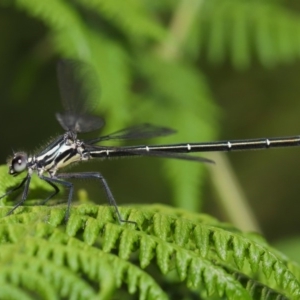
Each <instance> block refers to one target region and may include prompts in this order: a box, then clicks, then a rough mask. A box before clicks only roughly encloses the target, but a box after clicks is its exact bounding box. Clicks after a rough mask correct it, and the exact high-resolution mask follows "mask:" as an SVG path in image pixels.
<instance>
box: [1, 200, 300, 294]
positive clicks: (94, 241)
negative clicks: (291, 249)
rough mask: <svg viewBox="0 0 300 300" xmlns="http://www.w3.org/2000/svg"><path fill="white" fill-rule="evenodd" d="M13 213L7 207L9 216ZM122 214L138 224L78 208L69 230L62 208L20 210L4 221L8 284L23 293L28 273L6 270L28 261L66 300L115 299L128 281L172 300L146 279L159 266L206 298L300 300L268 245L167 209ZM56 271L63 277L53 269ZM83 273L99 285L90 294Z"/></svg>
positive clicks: (297, 287)
mask: <svg viewBox="0 0 300 300" xmlns="http://www.w3.org/2000/svg"><path fill="white" fill-rule="evenodd" d="M7 211H8V208H2V209H0V213H1V215H3V216H4V215H5V213H6V212H7ZM121 213H122V215H123V217H124V218H125V219H128V220H132V221H135V222H136V223H137V225H134V224H123V225H118V224H116V221H115V216H114V214H113V212H112V210H111V209H110V207H102V206H96V205H91V204H85V205H79V206H73V207H72V211H71V217H70V219H69V221H68V223H67V224H66V226H64V209H63V207H54V208H49V207H20V208H18V209H17V211H16V213H15V214H14V215H12V216H9V217H2V218H1V219H0V242H1V244H0V264H4V266H3V268H0V273H1V270H3V272H4V273H3V274H4V275H3V276H4V278H9V280H7V281H6V283H7V284H9V285H11V284H15V286H16V287H19V286H18V285H19V284H21V283H22V272H21V273H18V271H17V272H16V273H15V274H17V275H16V278H17V279H16V280H17V281H16V283H15V281H11V280H10V276H11V275H5V274H7V273H6V272H8V271H9V270H8V269H6V267H5V264H6V263H9V264H12V265H14V262H17V261H18V262H20V261H22V263H21V264H22V266H23V267H22V268H21V269H22V270H24V269H28V272H33V277H32V281H33V282H35V280H37V279H35V278H38V279H40V280H45V283H44V282H42V283H40V286H41V288H42V290H41V291H40V293H41V294H43V293H45V291H46V290H47V289H48V288H49V287H48V284H47V282H49V281H51V282H52V281H54V280H55V282H57V283H58V284H57V285H53V286H52V287H51V288H52V290H51V292H52V293H53V294H55V295H60V296H61V295H65V294H64V293H66V291H68V292H69V291H71V290H72V291H73V292H74V293H75V294H74V295H75V296H74V297H75V298H81V297H83V296H82V294H80V293H83V292H84V293H86V295H87V294H89V293H90V294H89V295H91V297H92V295H94V294H95V295H97V297H98V296H99V295H102V294H101V293H103V295H104V296H103V299H109V298H107V297H109V295H112V294H115V293H116V288H120V287H121V286H122V285H123V284H124V283H125V284H126V285H127V287H128V292H129V293H136V292H138V293H139V295H140V298H141V299H166V298H167V296H166V294H165V293H164V292H163V290H162V288H161V287H160V286H159V284H158V283H157V282H156V280H155V279H154V278H153V277H151V275H150V274H148V273H147V270H148V268H149V267H151V266H153V265H157V267H158V268H159V270H160V272H161V274H162V276H163V275H165V276H166V275H167V274H169V273H170V272H174V271H175V273H176V274H177V280H178V281H180V282H184V283H185V285H186V289H187V290H189V289H192V290H195V289H197V290H199V292H200V289H201V291H205V294H206V295H207V296H211V295H214V296H219V297H224V296H226V298H227V299H251V295H253V294H255V295H257V294H260V295H262V296H261V297H262V299H273V298H272V297H273V296H274V295H276V297H277V296H278V297H285V296H287V297H290V298H291V299H297V298H298V297H299V295H300V283H299V281H298V280H297V278H296V277H295V276H294V274H293V273H292V271H291V270H290V269H289V264H288V260H284V259H283V258H282V257H280V255H277V254H276V251H273V250H272V248H270V247H269V246H267V245H266V243H265V242H263V243H259V242H257V241H254V240H252V239H249V238H248V237H247V236H246V235H243V233H241V232H239V231H238V230H236V229H234V228H231V227H230V226H227V225H224V224H222V223H219V222H218V221H217V220H215V219H213V218H209V217H207V216H205V215H204V216H202V215H192V214H190V213H186V214H185V213H184V211H183V210H174V211H173V209H171V208H165V207H163V206H146V207H132V208H130V207H128V208H121ZM226 228H227V229H226ZM114 253H118V254H114ZM43 262H45V263H44V264H43ZM135 264H139V265H140V267H138V266H137V265H135ZM18 266H20V263H19V264H18ZM55 266H57V268H56V273H58V274H53V272H52V271H51V270H55ZM248 266H249V267H250V268H249V267H248ZM294 267H295V268H297V269H298V270H300V268H299V266H296V265H294ZM142 269H144V270H142ZM10 270H14V268H11V269H10ZM17 270H18V269H17ZM36 272H38V274H39V276H37V274H36ZM68 272H69V273H68ZM78 273H80V274H81V273H82V274H85V275H84V277H87V278H89V281H92V282H94V283H95V284H96V283H97V284H96V285H95V284H93V285H92V289H91V287H90V286H89V285H88V284H87V282H86V280H85V279H82V277H79V278H78V277H77V275H76V274H78ZM236 274H238V275H236ZM0 276H1V274H0ZM257 276H258V277H257ZM84 277H83V278H84ZM245 278H246V279H245ZM254 278H260V281H257V280H256V281H257V282H255V281H253V280H254ZM75 285H76V286H77V287H78V286H80V287H81V288H78V289H76V288H75ZM21 286H22V285H21ZM95 286H98V287H99V288H95ZM104 286H105V287H104ZM29 287H30V286H28V288H29ZM63 287H64V288H63ZM76 293H77V294H76ZM93 293H94V294H93ZM50 294H51V293H50V292H49V295H50ZM270 295H273V296H272V297H271V296H270ZM99 297H100V296H99ZM101 297H102V296H101Z"/></svg>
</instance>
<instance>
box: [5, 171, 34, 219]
mask: <svg viewBox="0 0 300 300" xmlns="http://www.w3.org/2000/svg"><path fill="white" fill-rule="evenodd" d="M30 181H31V176H30V175H29V174H28V175H27V176H26V177H25V179H23V181H22V182H21V184H20V185H19V186H18V187H17V188H15V189H14V191H15V190H17V189H18V188H20V187H21V186H22V185H24V183H25V186H24V190H23V194H22V199H21V201H20V202H19V203H17V204H16V205H15V206H14V207H13V208H12V209H11V210H10V211H9V212H8V213H7V214H6V215H7V216H8V215H11V214H12V213H13V211H14V210H15V209H16V208H18V207H19V206H20V205H22V204H23V203H24V202H25V200H26V199H27V196H28V190H29V185H30Z"/></svg>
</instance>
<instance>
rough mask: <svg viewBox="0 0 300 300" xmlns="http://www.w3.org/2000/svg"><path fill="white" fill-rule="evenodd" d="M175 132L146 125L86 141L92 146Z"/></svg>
mask: <svg viewBox="0 0 300 300" xmlns="http://www.w3.org/2000/svg"><path fill="white" fill-rule="evenodd" d="M175 132H176V130H173V129H171V128H167V127H159V126H155V125H151V124H147V123H145V124H140V125H137V126H132V127H128V128H125V129H122V130H119V131H116V132H114V133H111V134H108V135H105V136H100V137H98V138H96V139H93V140H89V141H86V143H87V144H91V145H92V144H96V143H98V142H101V141H107V140H130V139H149V138H154V137H158V136H166V135H170V134H173V133H175Z"/></svg>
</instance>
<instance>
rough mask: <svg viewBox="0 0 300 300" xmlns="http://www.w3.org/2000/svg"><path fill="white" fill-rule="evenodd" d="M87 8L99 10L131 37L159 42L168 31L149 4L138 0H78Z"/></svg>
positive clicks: (102, 15)
mask: <svg viewBox="0 0 300 300" xmlns="http://www.w3.org/2000/svg"><path fill="white" fill-rule="evenodd" d="M77 2H78V3H80V4H82V6H83V7H84V8H85V9H89V10H92V11H94V12H98V14H99V15H100V16H101V17H102V18H105V19H109V20H110V21H111V23H112V24H114V25H115V26H117V27H118V29H119V30H120V31H121V32H122V33H123V34H124V35H126V36H128V37H129V38H130V39H132V38H134V39H136V40H139V42H141V39H144V40H145V39H149V38H150V39H154V40H155V41H157V42H159V41H161V40H162V38H163V37H164V36H165V35H166V31H165V29H164V28H163V26H162V25H160V24H159V23H158V22H157V20H156V19H155V18H153V16H151V14H150V11H149V9H147V6H146V5H145V4H144V3H143V2H141V1H137V0H130V1H126V2H124V1H122V0H119V1H98V0H77Z"/></svg>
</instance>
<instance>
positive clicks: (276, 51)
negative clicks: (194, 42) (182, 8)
mask: <svg viewBox="0 0 300 300" xmlns="http://www.w3.org/2000/svg"><path fill="white" fill-rule="evenodd" d="M197 22H198V26H199V29H198V30H199V31H198V38H199V43H201V45H202V48H204V49H205V52H207V55H208V58H209V60H210V61H211V62H214V63H220V62H223V61H224V60H225V58H226V57H227V56H229V57H230V59H231V61H232V63H233V65H234V66H235V67H237V68H239V69H244V68H246V67H249V66H250V64H251V56H252V55H253V54H254V53H255V55H256V56H257V57H258V59H259V61H260V62H261V64H263V65H264V66H265V67H270V66H274V65H276V64H278V63H279V62H290V61H294V60H295V59H298V58H299V54H300V48H299V42H298V41H299V38H300V18H299V15H298V14H296V13H294V12H292V11H289V10H287V9H284V8H283V6H281V5H279V4H278V3H275V2H274V1H266V0H265V1H256V0H254V1H249V0H226V1H222V0H212V1H205V3H204V4H203V7H202V13H201V12H200V15H199V19H198V20H197ZM198 45H199V44H198Z"/></svg>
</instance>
